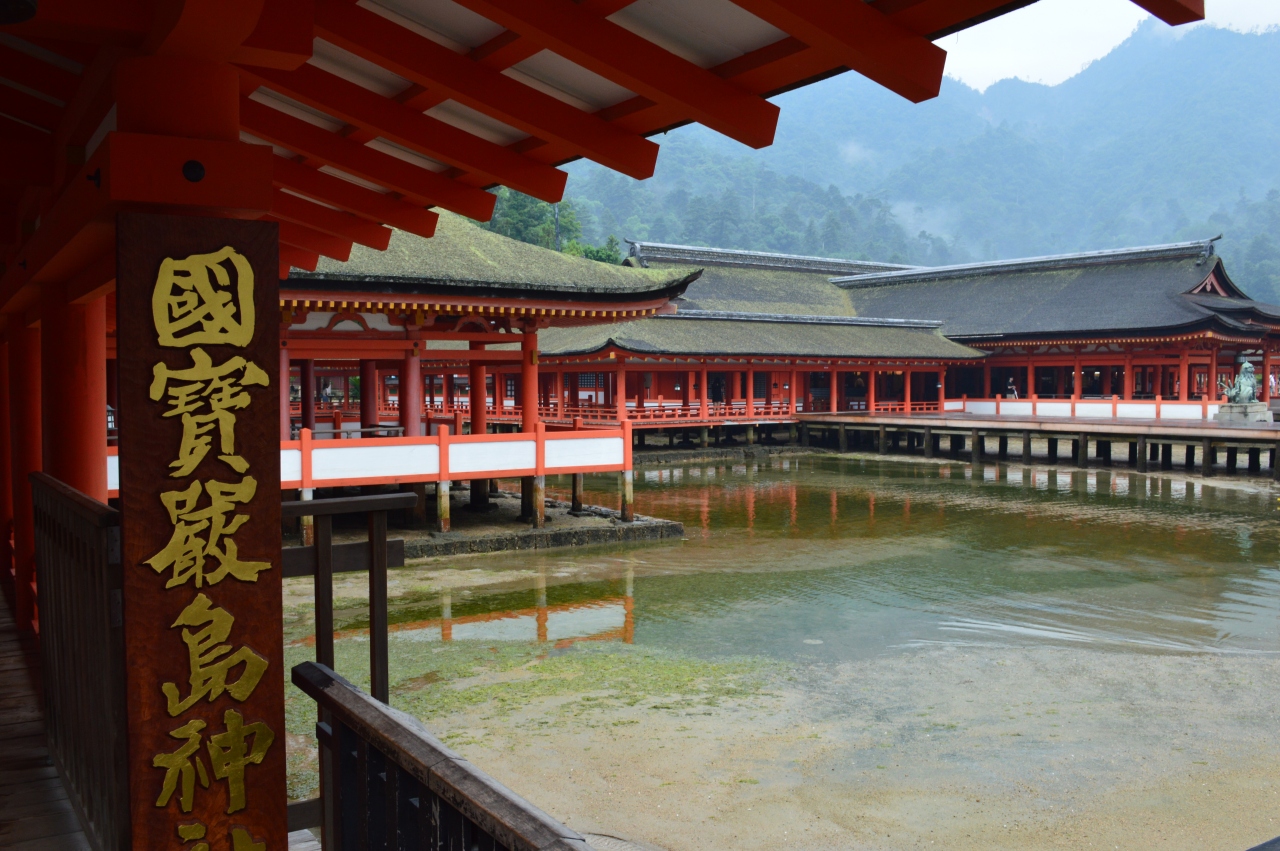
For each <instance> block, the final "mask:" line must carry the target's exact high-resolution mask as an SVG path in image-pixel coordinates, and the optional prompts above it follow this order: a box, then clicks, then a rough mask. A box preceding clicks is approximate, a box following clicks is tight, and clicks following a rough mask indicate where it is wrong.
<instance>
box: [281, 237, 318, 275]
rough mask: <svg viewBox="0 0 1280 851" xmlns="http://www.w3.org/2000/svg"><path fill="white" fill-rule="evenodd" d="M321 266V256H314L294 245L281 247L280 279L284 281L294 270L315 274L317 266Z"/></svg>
mask: <svg viewBox="0 0 1280 851" xmlns="http://www.w3.org/2000/svg"><path fill="white" fill-rule="evenodd" d="M319 265H320V255H319V254H314V253H312V252H310V251H306V250H304V249H301V248H297V247H295V246H292V245H282V246H280V279H281V280H284V279H285V278H287V277H289V270H290V269H293V268H297V269H302V270H304V271H307V272H314V271H315V270H316V266H319Z"/></svg>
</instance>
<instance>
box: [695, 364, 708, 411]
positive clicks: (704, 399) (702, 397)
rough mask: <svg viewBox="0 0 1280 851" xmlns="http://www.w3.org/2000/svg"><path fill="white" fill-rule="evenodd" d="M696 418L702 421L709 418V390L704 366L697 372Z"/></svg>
mask: <svg viewBox="0 0 1280 851" xmlns="http://www.w3.org/2000/svg"><path fill="white" fill-rule="evenodd" d="M698 416H699V417H701V418H702V419H704V420H705V419H707V418H708V417H710V416H711V388H710V387H708V386H707V367H706V366H705V365H703V367H702V369H701V370H699V371H698Z"/></svg>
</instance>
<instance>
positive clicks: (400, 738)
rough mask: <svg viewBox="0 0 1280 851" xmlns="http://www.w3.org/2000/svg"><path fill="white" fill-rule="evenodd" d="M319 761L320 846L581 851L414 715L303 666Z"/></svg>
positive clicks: (390, 850)
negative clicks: (325, 770)
mask: <svg viewBox="0 0 1280 851" xmlns="http://www.w3.org/2000/svg"><path fill="white" fill-rule="evenodd" d="M293 684H294V685H296V686H297V687H298V688H300V689H301V690H302V691H303V692H305V693H306V694H307V695H309V696H310V697H311V698H313V699H314V700H315V701H316V703H317V704H318V705H319V707H320V712H321V717H322V720H321V722H320V723H318V724H317V725H316V736H317V738H318V739H319V740H320V749H321V757H322V761H327V762H330V763H331V764H332V765H333V767H334V772H333V777H334V780H333V781H332V783H331V785H330V786H329V787H328V788H325V789H324V790H323V793H322V797H321V799H320V800H321V806H322V808H323V810H324V824H325V828H326V829H325V832H324V836H323V842H324V848H325V851H419V850H420V851H426V849H431V851H499V849H503V850H504V851H535V849H546V851H561V850H563V851H568V850H569V849H573V850H574V851H590V847H591V846H589V845H588V844H587V842H586V840H584V839H583V838H582V837H581V836H579V835H578V834H576V833H574V832H573V831H572V830H570V829H569V828H567V827H565V826H564V825H563V824H560V823H559V822H557V821H556V820H555V819H553V818H551V816H549V815H547V814H546V813H544V812H542V811H541V810H539V809H538V808H537V807H535V806H533V805H532V804H530V803H529V802H527V801H525V800H524V799H523V798H521V797H520V796H519V795H517V794H515V793H514V792H512V791H511V790H510V789H507V788H506V787H505V786H503V785H502V784H500V783H498V782H497V781H496V780H494V779H493V778H491V777H489V776H488V775H486V774H484V773H483V772H482V771H480V770H479V769H477V768H475V767H474V766H472V765H471V764H470V763H469V762H467V761H466V760H465V759H463V758H462V757H460V756H458V755H457V754H455V753H454V752H453V751H451V750H449V749H448V748H447V747H445V746H444V744H442V743H441V742H440V741H439V740H438V739H436V738H435V737H434V736H432V735H431V734H430V733H429V732H427V730H426V728H425V727H423V726H422V725H421V724H420V723H418V721H417V720H416V719H414V718H412V717H410V716H408V715H406V714H405V713H403V712H398V711H397V710H394V709H392V708H391V707H389V706H387V705H386V704H384V703H382V702H381V701H378V700H375V699H374V698H373V697H371V696H370V695H367V694H365V693H364V692H362V691H360V690H359V689H358V688H356V687H355V686H353V685H351V683H349V682H347V681H346V680H344V679H343V678H342V677H340V676H338V675H337V674H335V673H334V672H333V671H332V670H331V669H330V668H328V667H327V666H325V665H321V664H317V663H315V662H304V663H302V664H301V665H298V666H297V667H295V668H294V669H293Z"/></svg>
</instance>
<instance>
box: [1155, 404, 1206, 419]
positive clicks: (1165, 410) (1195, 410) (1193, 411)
mask: <svg viewBox="0 0 1280 851" xmlns="http://www.w3.org/2000/svg"><path fill="white" fill-rule="evenodd" d="M1160 419H1162V420H1202V419H1204V408H1202V407H1201V406H1199V405H1188V404H1184V403H1176V402H1164V403H1162V404H1161V405H1160Z"/></svg>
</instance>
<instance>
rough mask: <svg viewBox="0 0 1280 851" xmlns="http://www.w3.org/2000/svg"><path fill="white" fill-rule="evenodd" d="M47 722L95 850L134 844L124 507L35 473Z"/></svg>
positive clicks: (59, 763)
mask: <svg viewBox="0 0 1280 851" xmlns="http://www.w3.org/2000/svg"><path fill="white" fill-rule="evenodd" d="M31 495H32V502H33V504H34V508H35V535H36V587H37V588H39V589H40V657H41V668H42V670H41V680H42V682H43V685H44V718H45V728H46V731H47V735H48V740H49V752H50V753H51V754H52V756H53V759H54V762H55V764H56V765H57V768H58V773H59V774H61V775H62V779H63V783H64V785H65V786H66V788H67V794H68V796H69V797H70V799H71V802H72V805H73V806H74V807H75V809H76V810H77V814H78V815H79V817H80V822H81V824H82V826H83V828H84V832H85V835H86V837H87V838H88V839H89V841H90V843H91V844H92V845H93V846H94V849H95V851H125V849H128V848H129V847H130V844H131V843H130V831H129V767H128V753H127V740H126V737H125V735H124V731H125V730H126V729H127V716H126V711H127V710H126V706H125V668H124V630H123V623H122V618H121V614H122V612H121V601H122V598H121V582H122V574H121V567H120V513H119V512H118V511H116V510H115V509H113V508H111V507H109V506H106V505H103V504H102V503H100V502H98V501H97V500H95V499H93V498H91V497H89V496H86V495H85V494H83V493H80V492H79V491H77V490H75V489H73V488H71V487H68V486H67V485H65V484H63V483H62V482H60V481H58V480H57V479H55V478H53V477H52V476H48V475H45V474H44V473H32V474H31Z"/></svg>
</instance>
